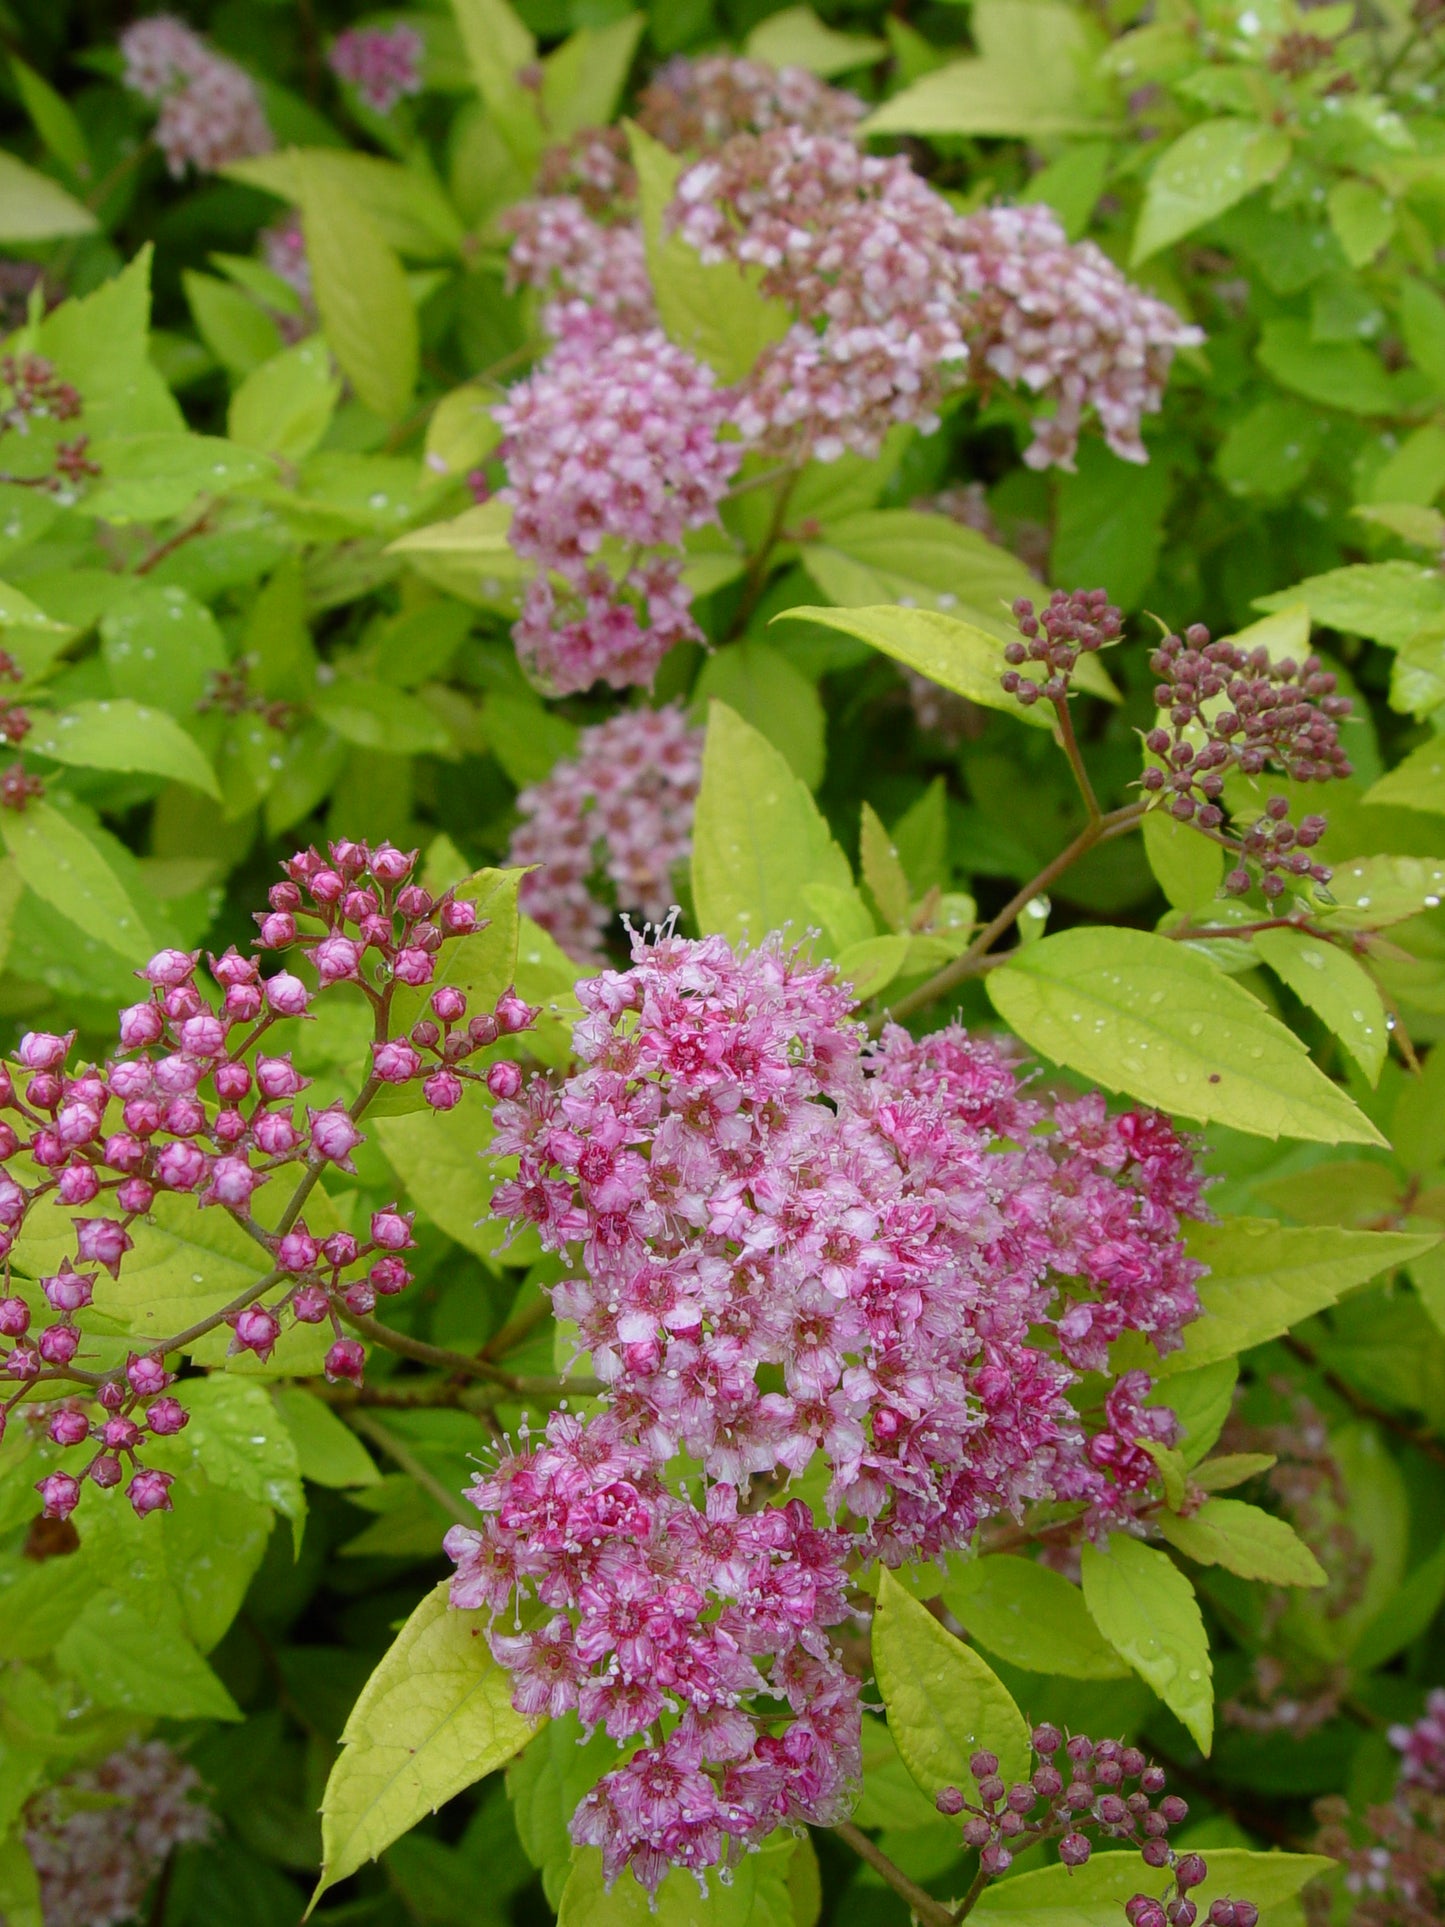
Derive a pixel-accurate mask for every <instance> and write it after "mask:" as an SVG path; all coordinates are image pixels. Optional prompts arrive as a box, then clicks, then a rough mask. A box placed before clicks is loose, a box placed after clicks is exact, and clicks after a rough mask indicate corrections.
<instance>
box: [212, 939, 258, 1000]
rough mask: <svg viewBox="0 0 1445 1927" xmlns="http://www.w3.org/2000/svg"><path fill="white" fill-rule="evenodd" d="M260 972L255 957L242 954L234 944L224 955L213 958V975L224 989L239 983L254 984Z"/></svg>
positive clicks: (229, 988)
mask: <svg viewBox="0 0 1445 1927" xmlns="http://www.w3.org/2000/svg"><path fill="white" fill-rule="evenodd" d="M259 974H260V973H259V971H258V969H257V966H256V962H255V959H254V958H251V957H243V956H241V955H240V953H239V952H238V951H237V949H236V946H235V945H234V944H232V945H231V947H230V949H229V950H227V952H226V954H225V955H224V956H223V957H212V959H211V975H212V976H213V977H214V978H215V980H216V982H217V983H218V984H220V985H221V987H222V989H224V990H231V989H234V988H235V987H236V986H237V985H238V984H253V983H255V981H256V978H257V976H258V975H259Z"/></svg>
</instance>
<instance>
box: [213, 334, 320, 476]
mask: <svg viewBox="0 0 1445 1927" xmlns="http://www.w3.org/2000/svg"><path fill="white" fill-rule="evenodd" d="M340 397H341V382H340V380H339V378H338V377H337V376H336V375H335V374H334V373H333V371H332V366H331V354H330V351H329V349H328V348H327V346H326V341H325V338H324V337H323V336H321V335H312V336H311V338H310V339H309V340H308V341H298V342H297V344H296V346H295V347H294V348H287V349H286V350H285V352H284V353H282V354H279V355H275V356H273V357H272V359H271V360H270V361H267V362H263V363H262V365H261V366H260V367H259V368H255V369H253V370H252V371H251V373H250V374H249V375H247V377H246V379H245V380H244V381H243V382H242V383H241V385H240V387H239V388H238V389H237V390H236V392H235V394H234V395H232V397H231V407H230V412H229V414H228V415H227V418H226V420H227V427H228V428H229V430H230V435H231V439H232V441H234V442H240V443H241V444H242V446H243V447H245V448H259V449H261V450H262V451H263V452H264V453H265V454H267V455H276V456H279V457H280V458H281V459H282V460H283V461H288V462H299V461H300V460H301V459H302V458H303V457H304V456H306V455H309V454H310V453H311V451H312V449H313V448H315V446H316V444H317V443H318V442H319V441H320V440H321V438H322V436H323V435H324V434H325V433H326V430H327V428H328V426H329V425H330V422H331V417H332V415H333V414H334V413H335V412H336V404H337V402H338V401H339V400H340Z"/></svg>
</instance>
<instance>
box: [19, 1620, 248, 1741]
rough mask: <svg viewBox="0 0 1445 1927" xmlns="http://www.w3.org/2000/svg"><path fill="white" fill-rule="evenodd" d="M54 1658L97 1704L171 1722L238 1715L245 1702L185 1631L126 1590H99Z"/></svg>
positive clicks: (234, 1716)
mask: <svg viewBox="0 0 1445 1927" xmlns="http://www.w3.org/2000/svg"><path fill="white" fill-rule="evenodd" d="M55 1663H56V1665H57V1666H59V1667H60V1669H61V1671H62V1672H64V1673H67V1674H68V1675H69V1676H70V1677H71V1678H72V1679H75V1680H79V1681H82V1682H83V1683H84V1687H85V1691H86V1693H87V1695H88V1696H89V1698H91V1699H92V1700H94V1701H95V1702H96V1704H97V1705H100V1706H110V1707H115V1708H116V1709H117V1710H118V1711H120V1712H124V1713H132V1714H137V1715H147V1714H149V1715H153V1716H157V1717H160V1718H164V1719H174V1720H238V1719H240V1718H241V1717H242V1715H241V1711H240V1708H239V1707H238V1706H237V1705H236V1703H235V1701H234V1700H233V1699H232V1698H231V1695H230V1694H229V1693H228V1692H227V1691H226V1689H225V1687H224V1686H223V1685H222V1684H221V1682H220V1680H218V1679H217V1678H216V1675H215V1674H214V1673H213V1672H212V1671H211V1669H210V1667H209V1666H208V1665H207V1664H206V1662H205V1661H204V1660H203V1659H202V1658H201V1656H200V1654H199V1653H198V1652H197V1651H196V1649H195V1647H194V1646H192V1645H191V1643H190V1641H189V1640H188V1639H187V1638H186V1637H185V1635H184V1633H183V1632H182V1630H181V1627H180V1623H179V1618H178V1617H177V1618H175V1619H172V1617H171V1616H170V1614H168V1613H165V1612H158V1611H155V1610H151V1611H143V1610H142V1609H141V1607H140V1606H138V1605H135V1604H133V1603H132V1602H131V1601H130V1600H129V1599H127V1598H126V1597H125V1596H124V1595H123V1594H122V1593H120V1592H117V1591H115V1590H113V1589H112V1588H110V1587H104V1588H102V1590H101V1591H99V1592H97V1593H95V1594H94V1595H93V1596H92V1597H91V1599H90V1600H89V1601H88V1603H87V1604H86V1605H85V1607H84V1608H83V1609H82V1611H81V1612H80V1614H79V1615H78V1617H77V1618H76V1619H74V1620H73V1621H72V1622H71V1624H70V1626H69V1627H68V1628H67V1629H66V1631H65V1632H64V1633H63V1634H62V1636H61V1638H60V1641H59V1643H58V1644H57V1646H56V1648H55Z"/></svg>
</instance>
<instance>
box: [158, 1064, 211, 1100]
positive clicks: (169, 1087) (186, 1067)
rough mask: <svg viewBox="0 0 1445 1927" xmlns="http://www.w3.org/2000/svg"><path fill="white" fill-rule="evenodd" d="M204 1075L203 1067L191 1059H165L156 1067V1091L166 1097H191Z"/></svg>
mask: <svg viewBox="0 0 1445 1927" xmlns="http://www.w3.org/2000/svg"><path fill="white" fill-rule="evenodd" d="M202 1075H203V1070H202V1066H201V1065H199V1064H196V1063H193V1062H192V1061H191V1059H190V1058H189V1057H180V1056H172V1057H163V1058H162V1059H161V1061H160V1062H159V1063H158V1064H157V1065H156V1067H155V1082H156V1089H157V1090H158V1091H160V1092H161V1093H162V1095H163V1096H165V1097H189V1096H190V1095H191V1094H192V1092H193V1091H194V1090H195V1088H196V1086H197V1085H198V1084H199V1083H200V1081H201V1077H202Z"/></svg>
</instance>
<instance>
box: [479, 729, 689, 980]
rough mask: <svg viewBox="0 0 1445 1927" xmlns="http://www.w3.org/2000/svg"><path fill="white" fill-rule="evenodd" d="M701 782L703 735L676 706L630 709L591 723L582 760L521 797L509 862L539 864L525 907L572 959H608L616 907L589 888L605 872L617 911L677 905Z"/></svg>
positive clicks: (655, 913)
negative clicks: (677, 875) (676, 876)
mask: <svg viewBox="0 0 1445 1927" xmlns="http://www.w3.org/2000/svg"><path fill="white" fill-rule="evenodd" d="M701 780H702V731H701V730H699V729H693V728H692V727H690V726H689V724H688V722H687V720H686V718H685V717H684V715H683V713H682V710H681V709H680V708H679V707H678V705H677V704H676V703H670V704H668V706H667V707H666V708H664V709H625V710H623V711H622V712H621V714H620V715H617V716H614V717H612V718H611V720H610V721H609V722H605V723H599V724H598V725H597V726H596V727H595V728H594V729H584V730H583V732H582V736H581V739H580V741H579V742H578V745H577V754H576V756H575V757H568V758H564V760H563V761H561V762H560V763H557V764H556V765H555V766H554V767H553V769H552V772H551V774H550V775H549V776H548V777H547V778H546V780H545V781H544V782H541V783H536V784H533V785H532V787H531V788H530V789H525V790H523V791H522V793H521V795H520V796H519V797H518V798H517V808H518V809H519V810H520V811H521V812H522V816H523V819H524V820H523V822H522V823H521V824H519V825H518V827H517V829H516V831H515V832H514V833H513V836H512V847H511V849H510V851H509V852H508V857H507V860H508V862H509V863H514V864H518V865H523V864H536V865H537V868H536V869H535V870H533V871H532V873H531V875H529V876H528V877H526V878H525V879H524V881H523V883H522V890H521V899H520V900H521V906H522V908H523V909H524V910H525V911H526V912H527V914H528V916H530V917H533V918H534V919H535V920H536V921H537V922H538V923H539V924H541V926H542V928H543V929H544V930H547V931H550V932H551V934H552V935H553V936H554V937H555V938H556V939H557V941H558V943H560V944H561V946H562V948H563V949H564V950H565V951H566V952H567V954H568V955H569V956H571V957H576V958H578V959H579V960H586V961H589V962H593V961H596V962H600V961H601V959H602V956H603V949H602V939H603V937H604V935H605V934H606V931H607V927H608V924H609V922H610V921H611V920H612V915H613V913H612V912H611V911H609V909H608V908H607V906H606V905H605V904H603V903H600V902H599V901H598V900H597V898H596V897H595V896H593V894H592V893H591V890H590V889H589V887H588V885H589V883H590V881H591V879H592V878H593V876H594V875H595V874H596V873H598V872H600V873H601V874H602V875H603V876H604V877H605V878H606V879H607V881H608V882H609V883H610V884H611V885H612V888H613V891H614V893H615V897H616V903H617V906H618V908H619V909H622V910H635V911H640V912H641V914H642V915H643V916H644V917H646V918H648V919H649V920H650V921H651V922H654V923H661V922H662V920H663V919H664V918H665V917H666V916H667V913H668V911H669V910H670V908H671V907H672V893H673V885H672V872H673V868H674V866H675V865H676V864H679V863H682V862H684V861H685V860H686V858H687V856H688V854H689V852H690V851H691V848H692V811H693V804H694V803H695V802H696V800H697V790H698V784H699V782H700V781H701Z"/></svg>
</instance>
